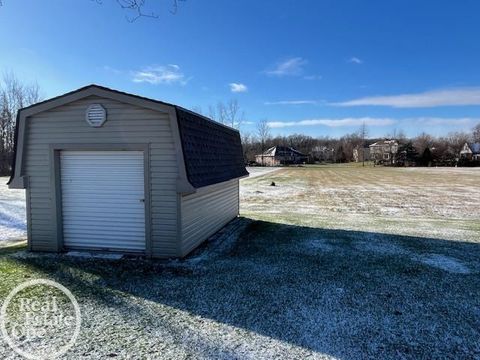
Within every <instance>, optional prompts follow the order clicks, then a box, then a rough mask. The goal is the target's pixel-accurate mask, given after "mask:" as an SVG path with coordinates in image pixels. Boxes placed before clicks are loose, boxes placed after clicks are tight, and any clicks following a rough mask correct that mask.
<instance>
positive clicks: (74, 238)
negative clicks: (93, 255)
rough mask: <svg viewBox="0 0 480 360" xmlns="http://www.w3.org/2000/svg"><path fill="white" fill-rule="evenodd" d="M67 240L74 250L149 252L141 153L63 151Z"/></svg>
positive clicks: (63, 209) (61, 166)
mask: <svg viewBox="0 0 480 360" xmlns="http://www.w3.org/2000/svg"><path fill="white" fill-rule="evenodd" d="M60 164H61V165H60V174H61V184H62V217H63V242H64V246H65V247H66V248H69V249H93V250H124V251H125V250H126V251H132V252H141V251H144V250H145V200H144V199H145V195H144V163H143V152H141V151H62V152H61V153H60Z"/></svg>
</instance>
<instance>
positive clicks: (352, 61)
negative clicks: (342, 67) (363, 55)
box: [348, 56, 363, 64]
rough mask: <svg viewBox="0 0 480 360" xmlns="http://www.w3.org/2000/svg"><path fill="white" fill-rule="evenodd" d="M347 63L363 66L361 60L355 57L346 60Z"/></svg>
mask: <svg viewBox="0 0 480 360" xmlns="http://www.w3.org/2000/svg"><path fill="white" fill-rule="evenodd" d="M348 62H349V63H352V64H363V60H362V59H359V58H358V57H356V56H352V57H351V58H350V59H348Z"/></svg>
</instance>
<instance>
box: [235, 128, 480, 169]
mask: <svg viewBox="0 0 480 360" xmlns="http://www.w3.org/2000/svg"><path fill="white" fill-rule="evenodd" d="M367 130H368V129H367V128H366V126H365V124H363V125H362V126H361V127H360V128H359V130H358V131H356V132H353V133H351V134H346V135H344V136H342V137H340V138H333V137H329V136H320V137H312V136H309V135H304V134H292V135H288V136H281V135H277V136H271V134H270V131H269V129H268V123H267V122H266V121H262V122H260V123H259V124H258V126H257V129H256V132H253V133H249V132H241V135H242V145H243V152H244V158H245V161H246V162H247V163H251V162H254V161H255V155H258V154H261V153H262V152H264V151H265V150H266V149H268V148H270V147H273V146H289V147H292V148H294V149H295V150H298V151H300V152H302V153H303V154H305V155H307V156H308V159H309V160H308V161H309V162H311V163H313V162H335V163H346V162H351V161H354V149H360V150H361V149H362V148H367V147H368V146H369V145H371V144H373V143H375V142H377V141H381V140H384V139H385V138H390V139H395V140H397V141H398V143H399V150H398V153H399V157H404V159H403V160H408V161H409V162H410V163H416V164H417V165H424V164H425V165H426V164H435V165H439V166H448V165H450V166H451V165H455V164H457V163H458V161H459V157H460V151H461V150H462V148H463V146H464V144H465V143H474V142H480V124H478V125H476V126H475V127H474V128H473V129H472V130H471V131H470V132H452V133H449V134H448V135H445V136H432V135H429V134H427V133H422V134H420V135H418V136H415V137H412V138H409V137H407V136H406V135H405V133H404V132H403V131H395V132H394V133H393V134H389V135H388V136H386V137H385V138H374V137H368V131H367Z"/></svg>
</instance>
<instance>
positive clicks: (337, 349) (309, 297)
mask: <svg viewBox="0 0 480 360" xmlns="http://www.w3.org/2000/svg"><path fill="white" fill-rule="evenodd" d="M212 246H216V245H215V244H208V245H206V246H205V247H204V248H202V249H201V250H199V251H197V252H196V253H195V254H194V255H193V256H192V257H190V258H186V259H184V260H182V261H173V262H162V261H154V260H121V261H105V260H98V259H76V258H70V257H66V256H56V257H42V256H31V257H30V256H26V257H24V258H20V257H19V258H18V261H19V262H22V263H23V264H24V265H28V266H31V267H33V268H35V269H36V270H38V271H41V272H43V273H45V274H48V276H50V277H52V278H54V279H56V280H57V281H59V282H61V283H62V284H64V285H65V286H67V287H69V288H70V289H71V290H73V291H74V293H76V294H81V295H80V297H82V296H87V297H94V298H95V299H96V300H98V301H99V302H102V303H106V304H109V306H117V307H121V306H122V304H121V303H120V304H119V303H118V301H116V302H115V303H111V296H112V295H111V294H112V292H111V290H115V291H120V292H122V293H125V294H129V295H133V296H135V297H139V298H142V299H146V300H149V301H152V302H155V303H158V304H164V305H167V306H170V307H173V308H176V309H180V310H182V311H186V312H188V313H191V314H193V315H195V316H200V317H203V318H207V319H211V320H213V321H215V322H218V323H223V324H227V325H231V326H233V327H236V328H241V329H245V330H247V331H249V332H254V333H256V334H260V335H262V336H266V337H269V338H272V339H275V340H279V341H281V342H284V343H289V344H292V345H295V346H299V347H302V348H304V349H307V350H308V351H311V352H313V353H320V354H326V355H330V356H334V357H337V358H343V359H351V358H368V357H375V358H393V357H395V358H397V357H406V358H435V357H443V356H445V355H447V356H448V357H452V358H464V357H471V356H473V357H474V356H476V355H479V354H480V347H479V344H478V338H479V335H480V330H479V329H480V311H479V310H478V309H480V276H479V275H478V274H479V272H480V260H479V259H480V246H479V245H478V244H476V243H467V242H460V241H450V240H444V239H434V238H418V237H410V236H400V235H392V234H381V233H371V232H361V231H347V230H334V229H333V230H332V229H321V228H313V227H305V226H297V225H287V224H279V223H273V222H264V221H252V222H251V223H250V225H249V226H248V227H247V228H246V230H245V231H244V232H243V233H242V234H241V236H240V237H239V239H238V241H237V242H236V243H234V244H233V245H232V246H230V247H226V248H225V249H226V250H225V251H224V252H223V253H218V252H215V251H212V250H213V249H212ZM72 269H73V271H72ZM78 273H84V274H87V276H85V277H83V276H77V275H75V274H78ZM89 276H91V277H92V278H94V279H96V280H95V281H93V282H92V281H87V280H85V279H86V278H88V277H89ZM129 311H131V309H130V310H129ZM135 311H138V313H139V316H140V315H141V316H151V314H148V313H144V311H145V310H144V309H143V308H142V307H141V306H138V307H137V308H136V309H135ZM232 356H233V355H232Z"/></svg>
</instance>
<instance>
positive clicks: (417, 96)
mask: <svg viewBox="0 0 480 360" xmlns="http://www.w3.org/2000/svg"><path fill="white" fill-rule="evenodd" d="M332 105H336V106H391V107H394V108H424V107H438V106H465V105H480V87H465V88H452V89H440V90H432V91H426V92H422V93H413V94H401V95H392V96H371V97H364V98H359V99H354V100H349V101H343V102H338V103H333V104H332Z"/></svg>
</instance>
